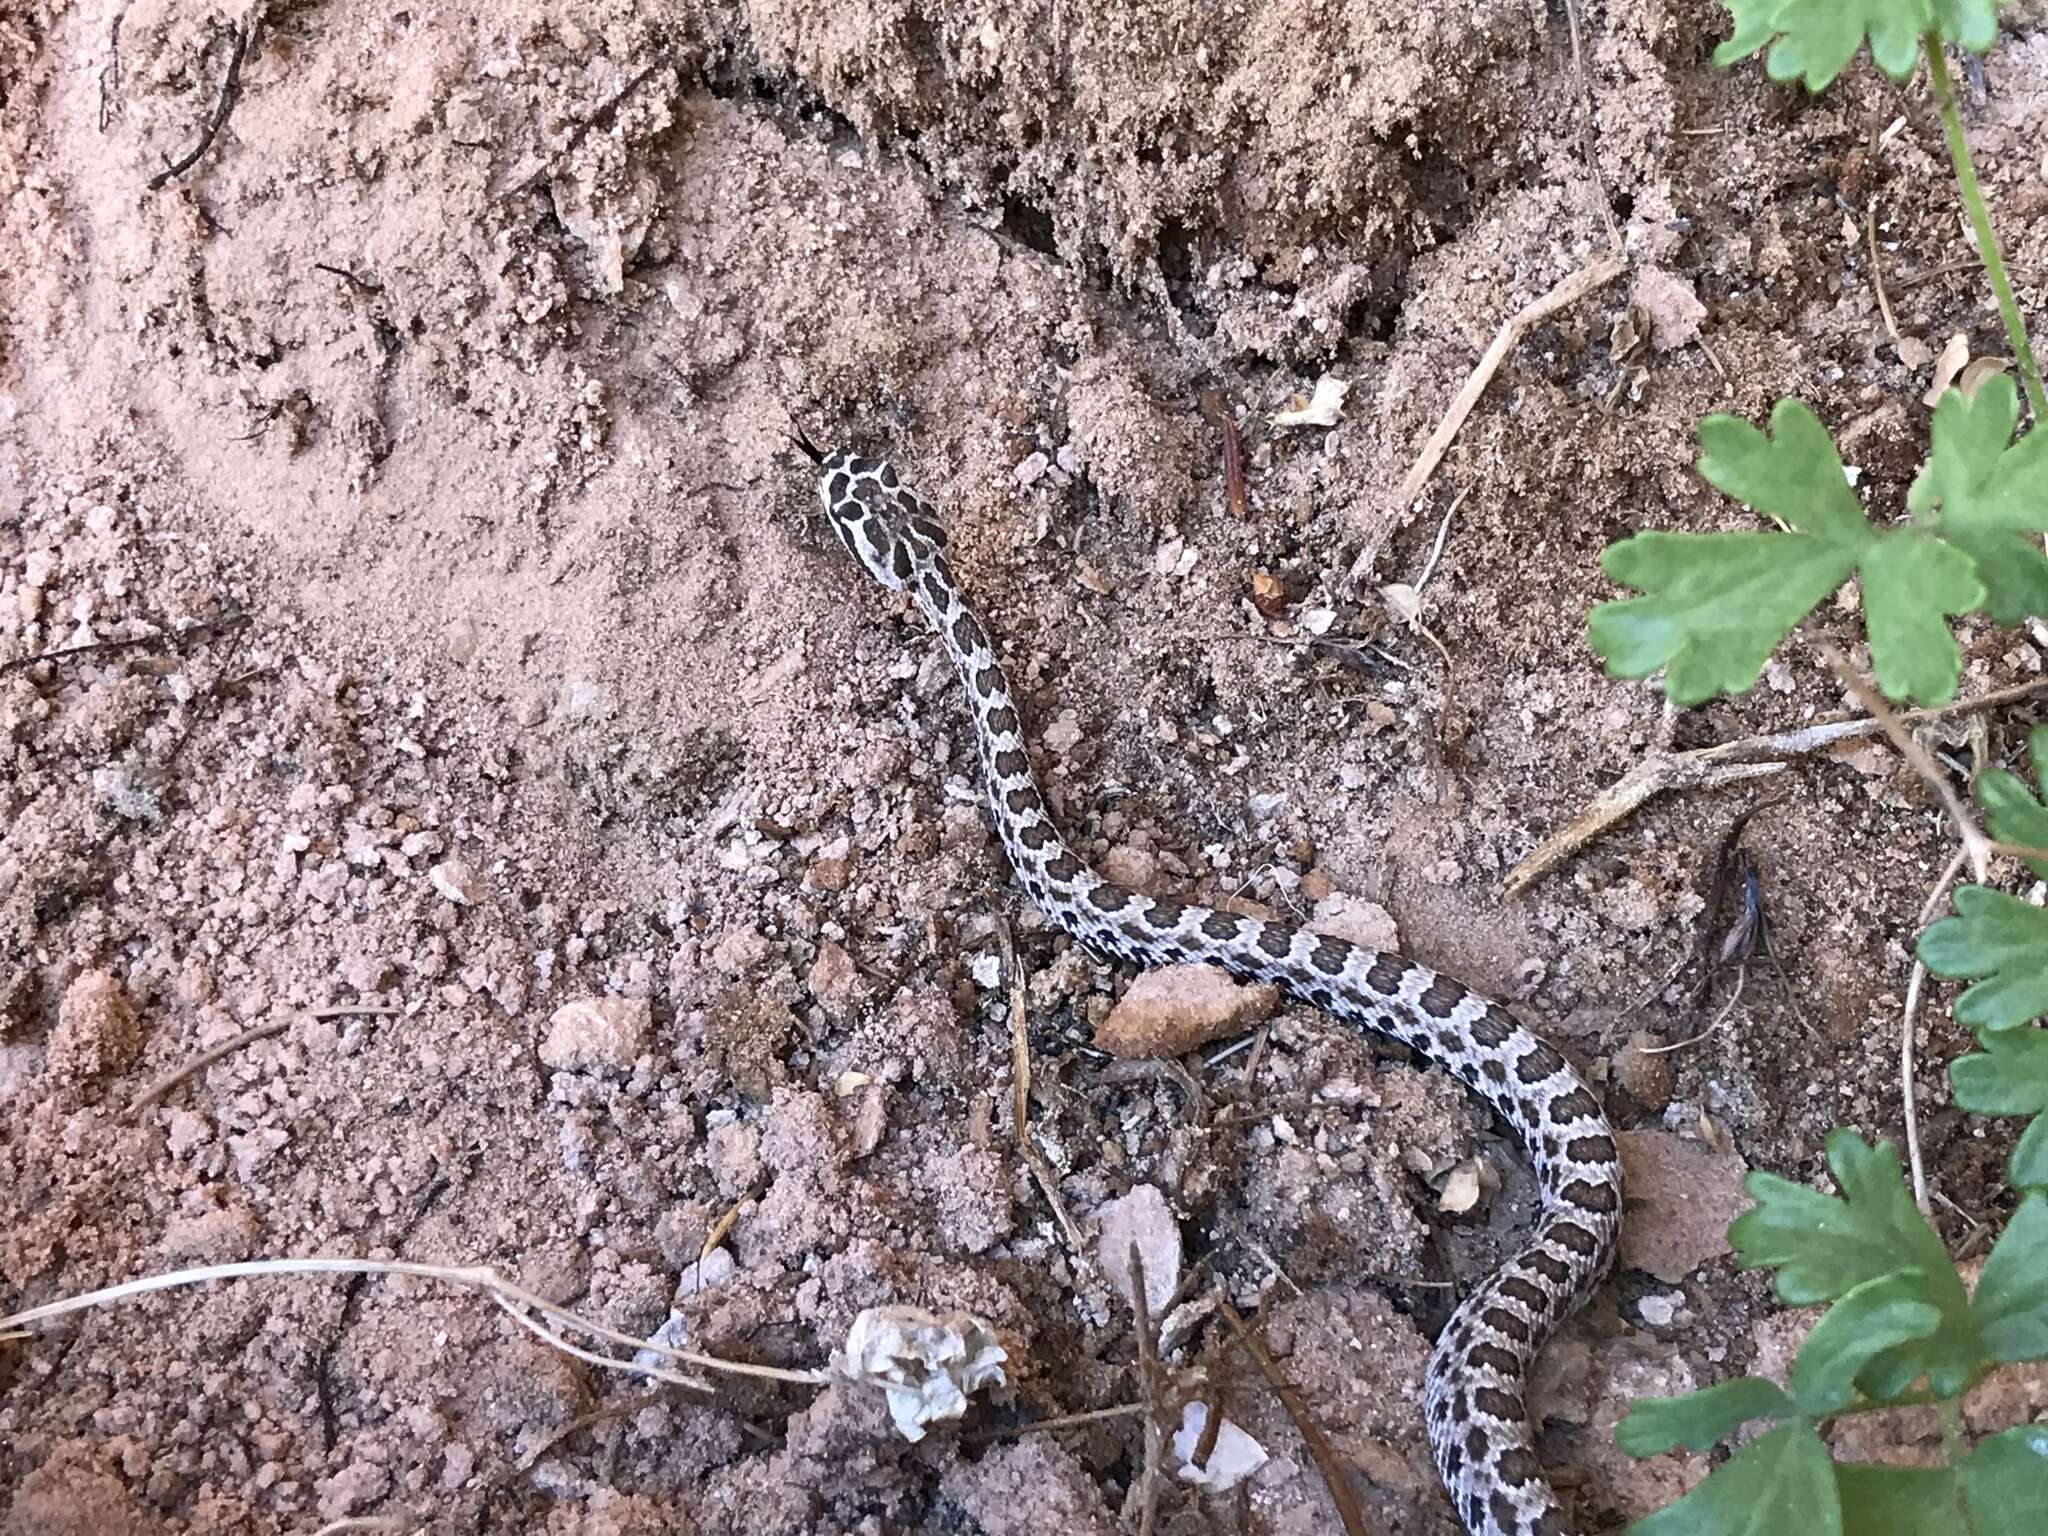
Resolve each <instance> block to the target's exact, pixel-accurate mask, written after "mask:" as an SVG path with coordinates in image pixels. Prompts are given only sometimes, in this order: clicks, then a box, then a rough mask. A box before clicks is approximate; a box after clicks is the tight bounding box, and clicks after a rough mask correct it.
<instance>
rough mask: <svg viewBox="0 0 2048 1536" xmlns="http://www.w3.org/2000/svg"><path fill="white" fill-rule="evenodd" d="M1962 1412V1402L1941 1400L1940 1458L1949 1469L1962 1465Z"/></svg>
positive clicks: (1949, 1399)
mask: <svg viewBox="0 0 2048 1536" xmlns="http://www.w3.org/2000/svg"><path fill="white" fill-rule="evenodd" d="M1965 1454H1966V1452H1965V1451H1964V1450H1963V1410H1962V1400H1961V1399H1960V1398H1954V1397H1944V1398H1943V1399H1942V1400H1941V1457H1942V1460H1944V1461H1946V1462H1947V1463H1948V1464H1949V1465H1950V1466H1951V1467H1959V1466H1961V1465H1962V1463H1963V1457H1964V1455H1965Z"/></svg>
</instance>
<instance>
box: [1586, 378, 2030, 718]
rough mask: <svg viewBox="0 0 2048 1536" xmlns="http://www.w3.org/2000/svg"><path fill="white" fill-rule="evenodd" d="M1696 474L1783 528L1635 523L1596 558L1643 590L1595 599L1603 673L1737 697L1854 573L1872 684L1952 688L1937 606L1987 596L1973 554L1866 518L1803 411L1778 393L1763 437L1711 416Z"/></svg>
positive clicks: (1680, 695)
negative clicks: (1657, 674)
mask: <svg viewBox="0 0 2048 1536" xmlns="http://www.w3.org/2000/svg"><path fill="white" fill-rule="evenodd" d="M1971 420H1974V418H1971ZM1968 424H1969V423H1967V422H1966V423H1965V425H1966V426H1967V425H1968ZM1980 430H1982V429H1981V428H1980ZM1699 470H1700V474H1701V475H1702V476H1703V477H1704V478H1705V479H1706V480H1707V481H1708V482H1709V483H1710V484H1712V485H1713V486H1714V487H1716V488H1717V489H1719V490H1722V491H1725V492H1726V493H1727V494H1728V495H1730V496H1734V497H1736V498H1738V499H1739V500H1741V501H1744V502H1746V503H1748V504H1749V505H1750V506H1752V507H1754V508H1755V509H1756V510H1757V511H1759V512H1762V513H1765V514H1767V515H1769V516H1772V517H1775V518H1777V519H1779V520H1780V521H1781V522H1783V523H1785V524H1786V525H1787V527H1789V528H1790V529H1791V530H1792V531H1791V532H1788V533H1699V534H1692V533H1639V534H1637V535H1635V536H1634V537H1633V538H1629V539H1624V540H1622V541H1621V542H1620V543H1617V544H1612V545H1609V546H1608V548H1607V550H1606V552H1605V553H1604V554H1603V555H1602V556H1601V557H1600V563H1601V566H1602V568H1603V569H1605V570H1606V572H1607V574H1608V575H1609V576H1611V577H1613V578H1614V580H1615V581H1616V582H1618V583H1620V584H1621V585H1623V586H1628V587H1635V588H1637V589H1639V590H1640V591H1641V592H1642V593H1643V594H1644V595H1643V596H1641V597H1633V598H1624V599H1622V600H1620V601H1618V602H1610V603H1601V604H1600V605H1598V606H1597V607H1595V608H1594V609H1593V611H1592V613H1591V615H1590V616H1589V617H1588V619H1587V624H1586V633H1587V638H1588V640H1589V641H1590V642H1591V644H1592V646H1593V648H1594V650H1596V651H1598V652H1599V653H1600V655H1601V657H1602V659H1604V660H1605V662H1606V663H1607V670H1608V672H1609V673H1610V674H1611V675H1613V676H1615V677H1645V676H1648V675H1649V674H1650V673H1652V672H1654V671H1656V670H1657V669H1658V668H1659V667H1667V668H1668V669H1669V673H1668V675H1667V677H1666V678H1665V684H1664V691H1665V693H1666V694H1667V695H1668V696H1669V697H1670V698H1671V700H1672V702H1674V703H1678V704H1697V703H1700V702H1702V701H1704V700H1706V699H1709V698H1712V697H1713V696H1714V695H1715V694H1717V693H1740V692H1742V691H1743V690H1744V689H1746V688H1748V687H1749V686H1750V685H1751V684H1753V683H1754V682H1755V681H1756V679H1757V674H1758V673H1759V672H1761V671H1762V670H1763V665H1764V662H1765V661H1766V660H1768V659H1769V657H1770V654H1771V651H1772V649H1773V648H1774V647H1775V646H1776V645H1777V644H1778V642H1779V641H1781V640H1783V639H1784V638H1785V636H1786V635H1787V634H1788V633H1790V632H1791V629H1792V627H1793V626H1794V625H1795V624H1797V623H1798V622H1799V621H1800V620H1801V619H1803V618H1805V617H1806V615H1807V614H1808V613H1810V612H1812V611H1813V609H1814V608H1815V606H1817V605H1818V604H1819V603H1820V602H1821V601H1822V600H1823V599H1825V598H1826V597H1827V596H1828V594H1829V593H1831V592H1833V591H1834V590H1835V589H1836V588H1837V587H1839V586H1840V585H1841V584H1842V583H1843V582H1844V581H1846V580H1848V578H1849V576H1850V574H1851V573H1852V572H1856V571H1859V570H1860V572H1861V573H1862V577H1863V606H1864V611H1865V614H1866V615H1867V618H1868V622H1869V626H1870V654H1871V661H1872V663H1873V665H1874V667H1875V669H1876V671H1877V680H1878V685H1879V686H1880V687H1882V688H1883V689H1884V690H1885V692H1887V693H1889V694H1891V695H1892V696H1893V697H1894V698H1913V699H1918V700H1920V701H1922V702H1924V703H1941V702H1945V701H1946V700H1947V699H1949V698H1950V697H1952V696H1953V695H1954V693H1955V687H1956V679H1957V677H1958V676H1959V675H1960V673H1961V669H1962V656H1961V653H1960V652H1959V651H1958V650H1957V649H1956V643H1955V641H1954V640H1953V639H1952V638H1951V637H1950V635H1949V633H1948V625H1947V623H1946V622H1945V615H1947V614H1951V613H1965V612H1968V611H1969V610H1971V609H1973V608H1976V607H1979V606H1981V605H1982V604H1983V602H1984V601H1985V587H1984V583H1983V581H1982V580H1981V579H1980V575H1979V570H1978V566H1977V562H1976V561H1975V560H1974V559H1972V558H1971V557H1970V555H1968V554H1967V553H1965V552H1964V551H1962V550H1960V549H1954V548H1951V547H1949V546H1948V545H1946V544H1944V543H1942V542H1940V541H1939V540H1938V539H1937V538H1935V537H1934V536H1933V535H1932V534H1930V533H1929V532H1928V531H1927V530H1925V529H1921V528H1898V529H1883V530H1880V529H1877V528H1873V527H1872V526H1871V525H1870V522H1869V520H1868V519H1867V518H1865V516H1864V515H1863V506H1862V503H1860V502H1859V501H1858V500H1857V499H1856V493H1855V492H1854V491H1853V490H1851V489H1850V488H1849V482H1848V479H1847V477H1846V476H1845V475H1844V474H1843V472H1842V460H1841V457H1840V456H1839V455H1838V454H1837V453H1836V452H1835V445H1834V444H1833V443H1832V442H1830V441H1829V440H1828V435H1827V430H1826V429H1825V428H1824V427H1822V426H1821V424H1820V420H1819V418H1817V417H1816V416H1815V415H1814V414H1813V412H1811V411H1809V410H1808V409H1807V408H1806V407H1805V406H1803V405H1801V404H1800V403H1799V402H1798V401H1796V400H1780V401H1779V402H1778V404H1777V406H1776V407H1775V408H1774V409H1773V410H1772V412H1771V435H1769V436H1766V435H1765V434H1764V433H1763V432H1760V431H1758V430H1757V429H1756V428H1755V427H1753V426H1751V425H1750V424H1749V423H1748V422H1746V421H1743V420H1741V419H1739V418H1737V417H1734V416H1709V417H1708V418H1707V419H1706V420H1705V421H1703V422H1701V423H1700V458H1699ZM2043 565H2044V594H2048V561H2044V562H2043Z"/></svg>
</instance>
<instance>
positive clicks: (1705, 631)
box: [1586, 533, 1861, 704]
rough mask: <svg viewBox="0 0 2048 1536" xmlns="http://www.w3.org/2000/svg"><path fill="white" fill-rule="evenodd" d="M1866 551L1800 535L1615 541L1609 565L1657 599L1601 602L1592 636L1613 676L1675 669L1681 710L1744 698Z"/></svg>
mask: <svg viewBox="0 0 2048 1536" xmlns="http://www.w3.org/2000/svg"><path fill="white" fill-rule="evenodd" d="M1860 553H1861V547H1860V546H1855V547H1850V546H1845V545H1842V544H1834V543H1829V542H1827V541H1826V540H1823V539H1818V538H1814V537H1812V536H1811V535H1808V534H1798V533H1639V534H1636V535H1634V536H1633V537H1632V538H1627V539H1624V540H1622V541H1621V542H1620V543H1618V544H1610V545H1609V546H1608V547H1607V551H1606V553H1604V554H1603V555H1601V557H1600V568H1601V569H1602V570H1604V571H1606V572H1607V574H1608V575H1609V576H1611V577H1613V578H1614V580H1615V581H1616V582H1618V583H1619V584H1621V585H1622V586H1625V587H1637V588H1640V589H1641V590H1643V591H1644V592H1646V593H1647V594H1649V595H1648V596H1644V597H1634V598H1624V599H1622V600H1621V601H1619V602H1610V603H1600V604H1598V605H1596V606H1595V607H1594V609H1593V611H1592V612H1591V613H1590V614H1589V615H1588V616H1587V619H1586V637H1587V639H1588V641H1589V642H1590V643H1591V644H1592V647H1593V649H1594V650H1595V651H1597V652H1598V653H1599V654H1600V657H1601V659H1602V660H1603V661H1605V662H1606V663H1607V672H1608V675H1609V676H1611V677H1648V676H1649V675H1650V674H1651V673H1652V672H1655V671H1656V670H1657V669H1658V668H1659V667H1667V666H1668V667H1669V668H1670V669H1671V670H1670V674H1669V676H1667V677H1666V678H1665V680H1664V691H1665V693H1666V694H1667V695H1669V696H1670V698H1671V701H1672V702H1673V703H1675V704H1700V703H1704V702H1705V701H1706V700H1708V699H1711V698H1712V697H1713V696H1714V695H1715V694H1717V693H1730V694H1733V693H1741V692H1742V691H1743V690H1744V689H1746V688H1748V687H1749V686H1750V685H1751V684H1753V683H1754V682H1755V681H1756V680H1757V674H1758V673H1760V672H1762V671H1763V669H1764V663H1765V662H1766V661H1768V660H1770V656H1771V652H1772V650H1773V649H1775V648H1776V646H1777V644H1778V642H1779V641H1780V640H1783V639H1784V638H1785V636H1787V635H1788V634H1790V633H1791V632H1792V626H1793V625H1795V624H1797V623H1798V622H1799V621H1800V620H1801V619H1803V618H1805V617H1806V616H1807V614H1809V613H1811V612H1812V611H1813V610H1814V608H1815V607H1816V606H1818V605H1819V604H1820V602H1821V601H1822V600H1823V599H1825V598H1826V597H1827V596H1828V594H1829V593H1831V592H1833V591H1834V590H1835V588H1837V587H1839V586H1840V585H1841V584H1842V583H1843V582H1845V581H1847V580H1848V579H1849V575H1850V573H1851V572H1852V571H1854V570H1855V569H1856V559H1857V556H1858V555H1859V554H1860Z"/></svg>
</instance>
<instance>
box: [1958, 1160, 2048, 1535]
mask: <svg viewBox="0 0 2048 1536" xmlns="http://www.w3.org/2000/svg"><path fill="white" fill-rule="evenodd" d="M1971 1306H1972V1307H1973V1308H1974V1310H1975V1311H1976V1314H1977V1326H1978V1328H1979V1329H1980V1330H1981V1331H1982V1333H1983V1336H1984V1347H1985V1348H1986V1349H1987V1350H1988V1351H1989V1352H1990V1354H1991V1358H1992V1359H1994V1360H2008V1361H2011V1360H2048V1195H2042V1194H2038V1193H2037V1194H2031V1195H2028V1196H2027V1198H2026V1199H2024V1200H2022V1201H2021V1202H2020V1208H2019V1209H2018V1210H2017V1211H2015V1212H2013V1217H2012V1220H2011V1221H2009V1222H2007V1223H2006V1224H2005V1231H2004V1233H2003V1234H2002V1235H2001V1236H2000V1237H1999V1239H1998V1246H1997V1247H1995V1248H1993V1249H1992V1250H1991V1256H1990V1257H1989V1258H1987V1259H1986V1260H1985V1261H1984V1269H1983V1272H1982V1273H1981V1274H1979V1275H1978V1277H1977V1294H1976V1296H1975V1297H1974V1298H1973V1299H1972V1301H1971ZM2041 1507H2042V1508H2043V1509H2048V1504H2043V1505H2042V1506H2041Z"/></svg>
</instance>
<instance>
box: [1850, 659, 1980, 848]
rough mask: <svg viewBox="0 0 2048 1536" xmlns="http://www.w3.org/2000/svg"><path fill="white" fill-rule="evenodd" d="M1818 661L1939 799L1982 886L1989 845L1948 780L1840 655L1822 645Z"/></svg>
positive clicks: (1890, 708) (1879, 697)
mask: <svg viewBox="0 0 2048 1536" xmlns="http://www.w3.org/2000/svg"><path fill="white" fill-rule="evenodd" d="M1820 659H1821V660H1822V661H1824V662H1826V663H1827V667H1828V670H1829V671H1830V672H1832V673H1834V674H1835V679H1836V681H1837V682H1839V683H1840V684H1841V685H1842V686H1843V687H1844V688H1846V689H1848V690H1849V691H1850V692H1851V693H1853V694H1855V695H1856V702H1857V703H1859V704H1861V705H1862V706H1863V707H1864V708H1865V709H1867V710H1869V711H1870V713H1871V717H1872V718H1873V719H1875V720H1876V721H1877V723H1878V724H1879V725H1881V726H1882V727H1884V733H1885V735H1887V736H1889V737H1890V738H1891V741H1892V745H1893V746H1895V747H1897V748H1898V749H1899V751H1900V752H1902V753H1904V754H1905V758H1906V761H1907V762H1908V763H1910V764H1912V765H1913V771H1914V772H1915V773H1917V774H1919V775H1920V777H1921V778H1922V779H1924V780H1926V781H1927V787H1928V788H1930V789H1932V790H1933V791H1934V793H1935V795H1936V797H1937V798H1939V799H1940V801H1941V803H1942V806H1943V808H1944V809H1946V810H1947V812H1948V814H1949V819H1950V820H1951V821H1953V822H1954V823H1955V824H1956V832H1957V833H1958V835H1960V836H1961V838H1962V840H1963V849H1964V851H1965V852H1966V853H1968V854H1969V856H1970V870H1971V872H1972V873H1973V874H1974V875H1975V876H1976V879H1977V883H1978V884H1979V885H1982V884H1983V883H1984V881H1985V879H1986V878H1987V876H1988V875H1989V873H1990V869H1991V843H1990V840H1989V839H1988V838H1986V837H1985V836H1984V833H1983V831H1982V829H1981V828H1979V827H1978V825H1977V822H1976V818H1975V817H1973V816H1971V814H1970V809H1969V807H1968V806H1966V805H1964V804H1963V802H1962V801H1961V800H1960V799H1958V798H1957V796H1956V792H1955V790H1954V789H1953V788H1952V787H1951V786H1950V784H1949V782H1948V776H1947V775H1946V774H1944V773H1943V772H1942V771H1941V769H1940V768H1938V767H1937V766H1936V765H1935V762H1934V759H1933V758H1931V757H1929V756H1928V755H1927V749H1926V748H1925V747H1923V746H1921V745H1920V743H1919V742H1917V741H1915V740H1914V739H1913V733H1912V732H1911V731H1909V730H1907V729H1906V728H1905V726H1903V725H1901V724H1900V723H1899V718H1898V716H1897V715H1895V714H1893V713H1892V707H1891V705H1889V704H1887V703H1885V701H1884V699H1883V697H1882V696H1881V695H1879V693H1878V691H1877V690H1876V689H1875V688H1873V687H1871V686H1870V684H1869V683H1867V682H1865V681H1864V680H1863V678H1862V677H1861V676H1860V675H1859V674H1858V673H1857V671H1856V669H1855V668H1854V667H1852V666H1850V665H1849V663H1848V662H1846V661H1844V660H1843V659H1842V653H1841V652H1840V651H1837V650H1836V649H1835V648H1834V647H1833V646H1832V645H1826V644H1823V645H1822V646H1821V648H1820Z"/></svg>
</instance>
